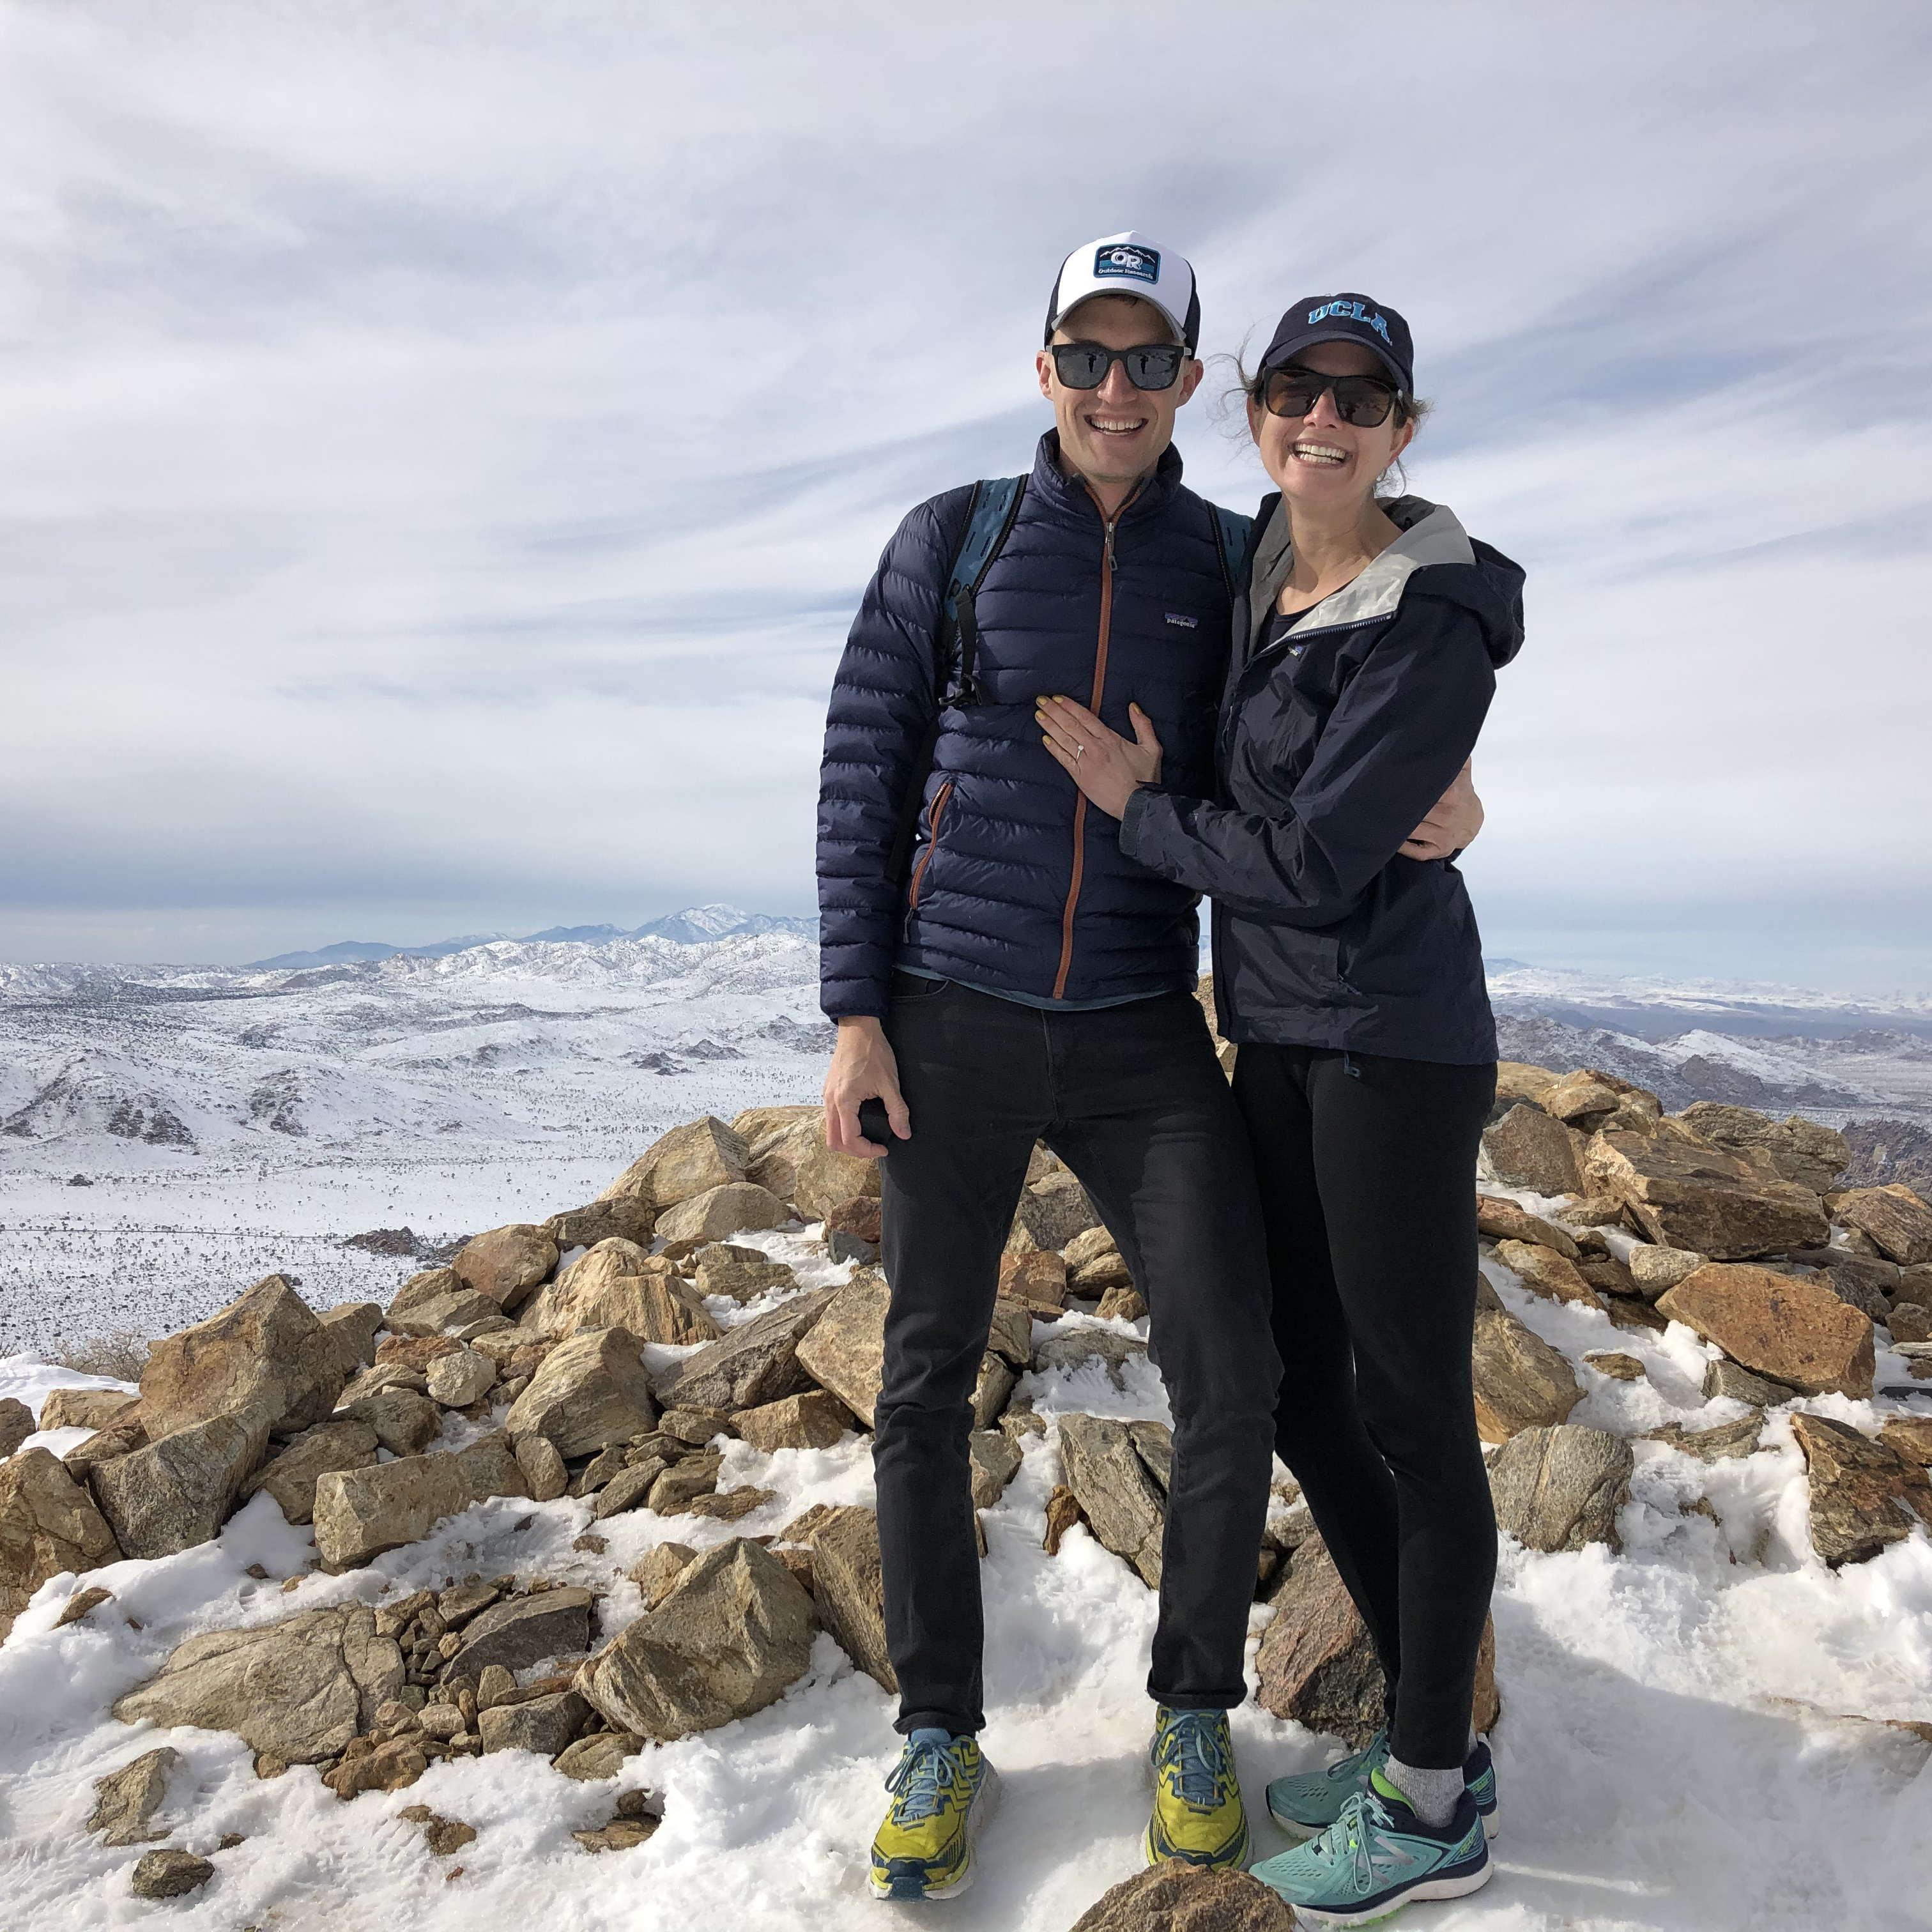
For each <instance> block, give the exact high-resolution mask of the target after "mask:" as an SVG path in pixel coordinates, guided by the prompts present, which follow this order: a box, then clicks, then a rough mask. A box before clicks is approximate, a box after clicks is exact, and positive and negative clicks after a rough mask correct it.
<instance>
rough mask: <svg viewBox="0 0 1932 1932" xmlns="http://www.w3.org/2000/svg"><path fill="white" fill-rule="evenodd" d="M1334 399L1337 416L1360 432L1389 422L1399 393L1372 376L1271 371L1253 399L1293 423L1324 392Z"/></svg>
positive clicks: (1319, 398) (1304, 413)
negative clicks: (1390, 413)
mask: <svg viewBox="0 0 1932 1932" xmlns="http://www.w3.org/2000/svg"><path fill="white" fill-rule="evenodd" d="M1329 390H1332V391H1333V392H1334V396H1335V413H1336V414H1337V416H1340V418H1341V419H1342V420H1343V422H1345V423H1352V424H1354V425H1355V428H1358V429H1375V428H1378V427H1379V425H1382V424H1383V423H1385V422H1388V418H1389V411H1390V410H1392V409H1394V407H1395V405H1396V399H1397V395H1399V393H1400V392H1398V391H1397V390H1395V389H1391V387H1390V386H1389V385H1388V383H1379V382H1377V381H1376V379H1375V378H1374V377H1373V376H1325V375H1323V374H1322V372H1321V371H1319V369H1297V368H1286V369H1271V370H1270V371H1268V374H1266V375H1265V376H1264V377H1262V379H1261V380H1260V381H1259V382H1258V383H1256V385H1255V386H1254V390H1253V395H1254V398H1255V400H1256V402H1258V403H1259V404H1262V406H1263V407H1265V409H1266V410H1267V411H1268V414H1269V415H1270V416H1286V417H1287V418H1289V419H1290V420H1291V421H1292V420H1293V419H1295V418H1296V417H1298V416H1306V415H1307V413H1309V411H1310V410H1312V409H1313V408H1314V407H1315V405H1316V404H1317V403H1318V402H1319V401H1321V399H1322V395H1323V392H1325V391H1329Z"/></svg>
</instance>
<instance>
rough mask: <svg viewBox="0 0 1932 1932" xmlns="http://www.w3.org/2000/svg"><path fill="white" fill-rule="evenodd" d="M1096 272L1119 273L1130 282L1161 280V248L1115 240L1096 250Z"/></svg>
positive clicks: (1099, 274) (1096, 273)
mask: <svg viewBox="0 0 1932 1932" xmlns="http://www.w3.org/2000/svg"><path fill="white" fill-rule="evenodd" d="M1094 275H1095V277H1096V278H1098V277H1100V276H1102V275H1118V276H1123V277H1124V278H1126V279H1127V281H1130V282H1158V281H1160V250H1159V249H1157V248H1135V247H1134V246H1133V245H1132V244H1131V243H1129V242H1112V243H1111V244H1109V246H1107V247H1106V248H1097V249H1096V250H1095V251H1094Z"/></svg>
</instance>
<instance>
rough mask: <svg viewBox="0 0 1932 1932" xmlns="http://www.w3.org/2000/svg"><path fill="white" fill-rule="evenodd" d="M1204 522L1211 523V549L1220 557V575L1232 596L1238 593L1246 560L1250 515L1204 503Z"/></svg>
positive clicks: (1251, 526)
mask: <svg viewBox="0 0 1932 1932" xmlns="http://www.w3.org/2000/svg"><path fill="white" fill-rule="evenodd" d="M1208 521H1209V522H1210V523H1212V524H1213V525H1214V548H1215V550H1216V551H1217V553H1219V555H1220V559H1221V575H1222V577H1223V579H1224V580H1226V583H1227V586H1228V595H1229V597H1230V598H1236V597H1238V596H1240V595H1241V565H1243V564H1244V563H1245V562H1247V556H1248V537H1249V534H1250V532H1251V531H1252V530H1253V529H1254V526H1255V521H1254V519H1253V517H1244V516H1243V515H1242V514H1241V512H1240V511H1238V510H1224V509H1223V508H1222V507H1221V506H1220V504H1219V503H1210V504H1209V505H1208Z"/></svg>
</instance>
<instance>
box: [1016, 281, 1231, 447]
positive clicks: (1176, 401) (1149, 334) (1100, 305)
mask: <svg viewBox="0 0 1932 1932" xmlns="http://www.w3.org/2000/svg"><path fill="white" fill-rule="evenodd" d="M1053 339H1054V341H1055V342H1097V343H1099V344H1100V345H1101V347H1103V348H1106V349H1137V348H1139V347H1142V345H1143V344H1147V343H1151V342H1172V341H1173V340H1174V330H1173V328H1172V325H1171V324H1170V323H1169V322H1168V320H1167V319H1166V317H1165V316H1163V314H1161V312H1160V310H1158V309H1157V308H1154V306H1153V305H1152V304H1151V303H1149V302H1137V301H1136V300H1135V299H1134V298H1133V297H1132V296H1089V297H1088V299H1087V300H1086V301H1085V302H1082V304H1081V305H1080V306H1079V308H1076V309H1075V310H1074V311H1073V312H1072V314H1070V315H1069V316H1067V318H1066V320H1064V322H1062V323H1061V326H1060V327H1059V328H1058V329H1055V331H1054V332H1053ZM1038 367H1039V370H1040V394H1041V395H1043V396H1044V397H1046V399H1047V400H1048V401H1049V402H1050V403H1052V405H1053V416H1054V421H1055V423H1056V424H1057V425H1058V428H1059V430H1060V453H1061V456H1062V457H1063V458H1064V459H1065V460H1066V461H1067V463H1068V464H1069V465H1070V466H1071V467H1072V468H1073V469H1076V470H1077V471H1078V472H1079V473H1080V474H1081V475H1083V476H1085V477H1088V478H1091V479H1092V481H1094V482H1096V483H1107V484H1116V485H1118V484H1123V483H1132V482H1133V481H1136V479H1137V478H1140V477H1142V476H1145V475H1146V474H1147V472H1148V471H1149V470H1150V469H1152V468H1153V467H1154V465H1155V464H1156V463H1157V462H1159V461H1160V456H1161V452H1163V450H1164V449H1166V447H1167V446H1168V445H1169V443H1172V441H1173V440H1174V413H1175V410H1178V409H1179V408H1180V407H1181V404H1183V403H1184V402H1186V401H1187V399H1188V398H1189V397H1190V396H1191V395H1193V393H1194V392H1195V390H1196V389H1197V388H1199V386H1200V382H1201V365H1200V363H1199V362H1198V361H1197V360H1196V359H1195V358H1194V357H1193V356H1190V357H1188V359H1187V361H1186V362H1184V363H1183V364H1182V365H1181V374H1180V376H1179V377H1178V379H1177V380H1176V381H1175V384H1174V386H1173V387H1172V389H1136V388H1135V387H1134V386H1133V383H1130V382H1129V381H1128V380H1127V370H1126V368H1124V366H1123V365H1121V364H1120V363H1118V362H1116V363H1115V365H1113V367H1112V368H1110V369H1109V371H1107V379H1106V381H1105V382H1103V383H1102V384H1101V385H1100V387H1099V388H1098V389H1069V388H1067V386H1066V384H1065V383H1063V382H1061V380H1060V377H1059V374H1058V371H1056V370H1055V368H1054V366H1053V358H1052V356H1051V355H1050V354H1049V353H1048V352H1047V351H1046V350H1041V351H1040V356H1039V358H1038Z"/></svg>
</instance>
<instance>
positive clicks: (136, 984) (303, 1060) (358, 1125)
mask: <svg viewBox="0 0 1932 1932" xmlns="http://www.w3.org/2000/svg"><path fill="white" fill-rule="evenodd" d="M656 924H657V926H658V930H657V931H655V932H645V933H643V934H642V935H637V934H632V935H625V936H619V937H598V936H586V935H598V934H599V933H601V931H602V929H598V928H589V929H572V931H571V933H570V934H569V935H558V934H556V933H553V934H551V935H538V936H536V937H534V938H528V939H522V940H508V939H494V940H488V941H479V942H478V943H475V944H469V945H466V946H462V947H458V948H456V950H450V951H446V952H444V951H439V950H437V949H435V948H425V947H418V948H413V949H408V950H403V949H397V950H395V951H393V952H390V953H388V954H387V955H386V956H385V957H383V958H381V959H355V960H345V959H340V958H338V959H330V960H326V961H324V962H323V963H322V964H320V965H315V964H291V963H288V962H290V961H291V960H299V961H307V960H308V959H311V958H312V957H317V956H309V955H294V956H284V963H282V964H280V965H274V964H269V963H263V964H260V965H254V966H248V967H210V966H181V965H154V966H138V967H136V966H121V967H104V966H98V965H0V1352H5V1349H6V1348H7V1346H24V1345H25V1344H26V1343H28V1342H31V1343H34V1344H35V1345H39V1344H40V1343H45V1342H46V1341H48V1340H50V1339H51V1338H52V1337H54V1336H56V1335H61V1334H68V1335H74V1334H84V1333H89V1332H93V1331H99V1330H101V1329H104V1328H113V1327H116V1326H121V1325H139V1326H144V1327H147V1328H149V1330H150V1331H152V1330H153V1329H154V1328H159V1327H164V1326H168V1325H178V1324H179V1322H181V1321H182V1320H185V1319H193V1318H194V1317H195V1316H196V1315H198V1314H199V1313H205V1312H206V1311H207V1310H208V1309H209V1308H211V1307H214V1306H215V1305H217V1302H218V1301H219V1300H220V1299H221V1298H223V1296H225V1295H227V1294H232V1293H233V1292H234V1290H235V1289H236V1288H238V1287H240V1286H245V1285H246V1281H247V1280H248V1279H251V1278H253V1277H254V1275H257V1274H263V1273H266V1272H267V1271H269V1269H271V1268H281V1267H286V1266H288V1265H290V1264H291V1261H292V1259H293V1261H294V1262H296V1264H298V1265H300V1266H301V1267H302V1268H305V1269H307V1270H308V1271H309V1274H308V1281H309V1289H310V1292H311V1298H314V1297H315V1296H316V1295H320V1296H321V1297H322V1298H323V1300H324V1301H328V1300H330V1299H339V1298H341V1297H342V1296H344V1295H350V1294H354V1293H360V1292H365V1291H369V1292H374V1290H376V1289H383V1288H386V1286H388V1285H389V1283H392V1282H393V1280H394V1279H395V1277H396V1275H397V1274H398V1272H399V1271H406V1270H407V1268H408V1267H409V1266H410V1261H409V1259H408V1258H407V1256H405V1257H404V1258H403V1259H401V1260H398V1259H395V1258H393V1257H392V1258H389V1259H382V1258H379V1257H371V1256H368V1255H365V1254H363V1253H361V1252H359V1251H356V1250H344V1249H342V1248H341V1247H340V1246H339V1245H338V1244H339V1243H340V1241H341V1238H343V1237H344V1236H345V1235H351V1234H354V1233H356V1232H360V1231H362V1230H365V1229H371V1228H374V1227H396V1226H402V1225H405V1224H406V1225H407V1226H409V1227H410V1229H413V1231H414V1232H415V1233H416V1235H419V1236H420V1237H422V1238H424V1240H425V1242H430V1241H439V1240H446V1239H448V1238H451V1237H453V1236H455V1235H460V1234H463V1233H465V1232H469V1231H470V1230H471V1229H472V1228H474V1227H476V1226H483V1225H485V1224H486V1223H489V1222H491V1221H495V1222H500V1221H502V1220H504V1219H505V1217H506V1215H508V1214H512V1213H526V1214H529V1215H531V1216H533V1217H541V1215H543V1214H549V1213H551V1212H553V1211H556V1209H558V1208H564V1207H569V1206H574V1205H577V1203H578V1202H580V1200H582V1199H587V1198H589V1196H591V1195H592V1194H595V1193H596V1192H597V1191H598V1190H599V1189H600V1188H601V1187H603V1186H604V1184H605V1183H606V1182H607V1181H608V1180H609V1179H610V1177H611V1176H612V1175H614V1174H616V1172H619V1171H620V1170H621V1169H622V1168H623V1167H624V1166H625V1165H626V1164H627V1163H628V1161H629V1160H631V1157H633V1156H634V1154H635V1153H636V1152H637V1151H638V1150H639V1149H640V1148H642V1147H643V1145H645V1144H646V1142H648V1141H649V1139H652V1137H653V1136H655V1135H656V1134H657V1133H659V1132H661V1130H663V1129H664V1127H668V1126H670V1125H672V1124H675V1123H676V1122H677V1121H683V1120H688V1119H691V1118H694V1116H696V1115H701V1114H704V1113H717V1114H721V1115H727V1116H728V1115H730V1114H731V1113H733V1112H736V1110H737V1109H739V1108H740V1107H742V1106H748V1105H751V1104H754V1103H759V1102H766V1101H769V1102H785V1101H803V1100H811V1099H813V1098H814V1097H816V1094H817V1088H818V1085H819V1082H820V1079H821V1078H822V1076H823V1064H824V1055H825V1052H826V1049H827V1047H828V1046H829V1040H830V1030H829V1028H828V1027H827V1025H826V1023H825V1022H824V1021H823V1019H822V1018H821V1017H820V1014H819V1013H818V1009H817V957H816V946H815V941H814V935H812V934H811V932H808V931H801V930H799V928H800V927H801V926H803V925H804V924H805V922H802V921H799V920H796V919H779V918H775V917H772V916H765V915H758V914H748V913H742V912H740V911H739V910H736V908H734V907H723V906H704V907H693V908H691V909H689V910H687V911H685V912H683V913H676V914H673V915H672V916H670V918H669V919H663V920H660V921H658V922H656ZM712 927H723V928H725V929H727V930H726V931H725V932H724V935H723V936H721V937H718V936H712V937H707V936H706V933H707V931H708V930H709V929H710V928H712ZM324 950H325V951H339V949H335V948H330V949H324ZM1492 969H1493V970H1492V981H1491V984H1492V991H1493V995H1494V997H1495V999H1496V1005H1497V1008H1498V1011H1499V1018H1500V1021H1501V1025H1502V1035H1503V1051H1504V1052H1505V1054H1506V1055H1510V1056H1511V1057H1512V1058H1523V1059H1530V1060H1535V1061H1538V1062H1540V1063H1541V1064H1545V1065H1549V1066H1556V1067H1570V1066H1578V1065H1586V1064H1595V1065H1601V1066H1604V1067H1608V1068H1610V1070H1612V1071H1614V1072H1618V1073H1622V1074H1624V1075H1625V1076H1627V1077H1628V1078H1630V1079H1635V1080H1638V1081H1640V1082H1642V1083H1643V1085H1646V1086H1649V1087H1651V1088H1655V1090H1656V1091H1658V1093H1660V1094H1661V1095H1662V1096H1663V1097H1664V1099H1665V1100H1666V1102H1667V1103H1668V1104H1670V1105H1671V1106H1682V1105H1683V1104H1685V1103H1686V1102H1688V1101H1689V1100H1694V1099H1697V1098H1699V1097H1708V1098H1715V1099H1723V1100H1736V1101H1740V1102H1742V1103H1746V1104H1748V1105H1751V1106H1763V1107H1766V1108H1768V1109H1772V1110H1774V1111H1791V1110H1793V1109H1802V1110H1803V1111H1804V1112H1806V1113H1808V1114H1809V1115H1813V1116H1814V1118H1820V1119H1823V1120H1827V1121H1832V1122H1833V1123H1835V1124H1843V1122H1845V1121H1848V1120H1850V1119H1852V1118H1856V1117H1858V1116H1860V1115H1885V1116H1888V1117H1890V1118H1894V1119H1897V1120H1900V1121H1906V1122H1908V1123H1913V1124H1916V1125H1917V1126H1918V1127H1919V1128H1921V1129H1923V1128H1924V1127H1932V1004H1927V1003H1924V1002H1921V1003H1919V1004H1917V1005H1916V1006H1914V1005H1912V1004H1909V1003H1907V1004H1902V1005H1900V1006H1897V1007H1891V1008H1882V1007H1876V1006H1874V1005H1873V1004H1870V1003H1869V1002H1861V1001H1852V1000H1845V999H1835V998H1832V997H1831V996H1829V995H1819V994H1811V993H1805V992H1799V991H1796V990H1794V989H1789V988H1781V987H1770V988H1763V987H1758V988H1754V987H1748V986H1734V985H1717V984H1710V983H1697V984H1694V985H1682V984H1676V985H1673V984H1670V983H1665V982H1661V981H1650V980H1603V979H1593V978H1589V977H1586V976H1583V975H1581V974H1566V973H1560V972H1554V971H1549V970H1547V969H1542V968H1535V967H1530V966H1525V965H1521V964H1520V963H1518V962H1511V961H1497V962H1492Z"/></svg>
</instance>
